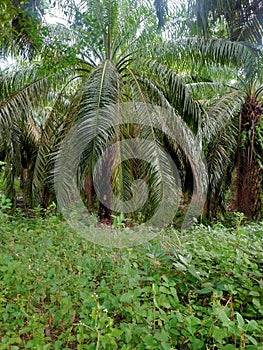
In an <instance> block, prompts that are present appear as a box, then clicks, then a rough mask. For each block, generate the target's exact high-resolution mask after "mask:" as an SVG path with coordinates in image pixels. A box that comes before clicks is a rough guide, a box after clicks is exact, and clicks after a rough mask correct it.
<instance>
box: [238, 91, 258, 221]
mask: <svg viewBox="0 0 263 350" xmlns="http://www.w3.org/2000/svg"><path fill="white" fill-rule="evenodd" d="M261 115H262V108H261V104H260V102H259V101H258V100H257V98H256V96H255V95H254V94H252V95H251V96H248V97H247V98H246V100H245V103H244V104H243V106H242V110H241V124H240V136H241V137H240V144H239V151H238V160H237V196H236V210H238V211H240V212H242V213H244V214H245V215H246V217H247V218H248V219H259V218H260V209H261V199H260V185H261V184H260V167H259V164H258V162H257V160H256V158H255V128H256V126H257V125H258V124H259V118H260V116H261Z"/></svg>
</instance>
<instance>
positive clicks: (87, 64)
mask: <svg viewBox="0 0 263 350" xmlns="http://www.w3.org/2000/svg"><path fill="white" fill-rule="evenodd" d="M135 5H136V6H135ZM80 9H81V15H82V23H81V27H82V29H81V30H80V28H77V30H76V31H75V32H74V27H72V28H64V29H63V31H62V32H60V33H58V32H54V34H56V33H58V36H59V40H61V38H64V37H65V38H66V40H67V41H66V42H65V41H64V42H62V43H61V45H60V46H59V47H58V46H57V42H56V38H55V37H53V41H50V38H49V39H48V40H49V41H48V42H47V45H46V48H45V50H44V51H43V53H42V54H43V55H44V64H40V63H37V64H36V66H33V65H32V66H31V67H29V68H26V69H25V70H19V74H20V76H21V79H19V78H17V79H15V77H16V73H13V75H12V74H11V77H9V78H8V74H10V73H9V72H8V71H6V72H3V74H2V81H3V84H2V85H1V88H2V89H3V91H4V92H5V93H4V94H3V95H2V99H1V104H0V122H1V125H2V128H1V139H2V140H6V141H5V142H4V143H3V145H4V146H3V147H4V148H5V149H6V150H7V152H6V154H7V158H8V159H7V160H8V161H9V164H10V171H9V183H10V186H9V188H13V178H14V173H17V172H18V169H19V170H20V169H21V167H22V168H25V167H26V168H27V171H28V176H27V179H28V185H27V186H26V188H27V189H28V190H26V194H27V197H28V198H29V199H28V200H27V202H28V203H30V204H31V205H32V204H33V203H40V204H41V205H44V206H46V205H47V204H48V202H49V201H50V193H51V190H50V186H51V183H52V181H51V182H50V179H52V172H53V168H54V154H59V145H60V142H61V140H63V139H64V138H65V137H66V135H67V134H68V133H69V132H70V130H72V128H73V127H74V125H75V124H76V123H78V122H79V123H80V125H81V128H80V130H78V136H79V139H78V142H79V144H82V143H83V142H84V143H85V140H86V137H85V135H86V134H87V133H88V132H89V130H93V129H92V127H93V126H94V125H96V135H94V137H93V140H92V142H90V143H89V144H88V145H86V148H85V149H84V152H83V157H82V158H81V161H80V164H78V165H76V167H77V169H78V178H79V186H80V187H82V189H83V192H84V193H85V196H86V198H87V201H88V205H89V206H94V196H93V195H92V194H93V183H92V181H91V180H92V175H93V174H94V171H95V165H96V163H97V162H98V159H99V158H100V157H101V155H102V154H103V152H104V150H105V149H106V148H107V147H108V146H109V145H111V144H114V143H117V141H122V140H125V139H127V138H135V137H137V138H138V137H143V138H144V139H145V140H146V141H149V142H150V143H149V142H148V143H145V144H144V145H145V146H144V151H145V152H146V154H148V155H149V156H151V158H150V159H153V158H154V159H155V161H154V162H153V164H152V165H151V167H150V168H149V165H147V162H145V161H141V162H140V161H139V162H137V164H136V165H135V163H134V160H133V161H132V160H129V159H127V160H126V161H125V162H122V164H121V165H118V166H116V167H115V165H116V164H115V161H116V159H117V154H120V153H121V151H122V150H121V149H116V150H115V153H114V154H113V156H111V157H108V158H106V159H105V162H104V164H103V169H104V171H103V174H104V178H105V177H107V176H111V182H112V187H113V189H114V191H115V193H117V194H118V195H119V196H120V198H121V199H122V200H123V201H127V200H128V201H129V200H130V199H131V195H132V194H131V191H130V189H129V186H130V184H131V183H132V182H133V180H137V179H138V178H140V177H144V178H145V179H146V181H148V183H149V184H150V185H151V186H150V188H151V190H150V198H151V200H150V202H151V203H150V206H148V209H147V208H146V209H145V210H144V211H145V215H148V214H149V212H154V210H155V209H156V206H157V205H158V202H160V201H161V199H162V198H163V193H162V180H163V179H164V178H165V179H166V183H168V185H169V186H168V187H169V189H170V192H171V193H170V194H169V196H170V197H167V199H168V198H170V199H171V201H169V200H168V201H167V208H169V206H170V205H171V206H172V203H173V198H176V197H177V194H178V193H177V188H175V185H174V176H173V171H172V170H171V167H170V166H169V164H167V159H165V158H164V157H163V154H162V153H160V150H159V145H160V144H163V145H164V146H165V145H167V144H169V147H170V148H171V149H173V152H174V154H179V152H180V147H179V146H178V144H176V142H175V140H174V138H173V137H172V136H171V133H170V136H169V137H166V138H164V135H163V134H162V132H161V131H160V128H161V127H159V128H158V127H157V126H158V125H163V127H166V130H167V132H168V135H169V129H170V131H171V130H173V129H174V130H175V131H176V130H177V133H178V128H179V127H180V132H181V134H182V135H185V138H184V142H185V143H188V144H189V145H188V146H187V147H188V148H187V149H188V150H189V152H188V153H189V154H188V156H189V155H190V153H191V152H193V149H194V147H196V145H194V143H193V132H195V133H196V130H197V129H198V125H199V123H200V120H199V118H200V116H201V113H202V111H201V109H200V106H199V104H198V103H197V102H196V101H195V100H194V98H193V97H192V95H191V93H190V91H189V89H188V88H187V86H186V85H185V84H184V82H183V80H182V79H181V77H180V75H178V74H177V73H176V72H175V71H174V70H173V69H170V67H169V65H167V62H166V59H164V56H163V57H161V56H160V57H158V59H155V50H153V47H156V50H157V47H160V44H161V41H162V40H161V38H160V36H159V35H158V34H157V33H156V23H155V18H154V16H153V15H152V11H151V8H148V7H147V6H146V7H145V6H141V5H140V3H139V2H138V3H137V2H136V3H133V5H132V6H131V4H130V2H129V1H123V2H122V3H121V4H120V2H117V1H114V0H112V1H110V0H107V1H104V2H98V1H95V0H94V1H93V0H90V1H89V2H86V1H85V2H83V4H82V5H81V7H80ZM127 13H128V14H129V16H127ZM151 16H152V17H151ZM90 23H92V30H91V28H90ZM142 23H143V24H142ZM82 34H83V35H82ZM65 44H66V45H65ZM161 46H162V48H164V47H165V46H164V45H161ZM62 48H64V49H63V50H64V51H63V52H62ZM162 48H161V49H162ZM159 52H161V51H159ZM50 57H51V58H52V61H51V60H49V58H50ZM54 63H56V64H54ZM26 72H28V73H26ZM131 102H132V103H140V104H141V106H142V107H141V110H142V112H141V113H142V115H143V116H144V118H145V119H146V120H147V123H148V124H147V126H145V125H140V124H136V123H135V125H130V123H128V122H127V123H126V124H125V125H122V126H119V127H118V128H117V129H116V128H115V129H114V128H109V119H107V118H103V117H102V116H101V111H102V110H103V109H105V108H112V106H120V105H122V104H125V103H131ZM152 104H155V105H157V106H158V107H162V108H165V111H168V112H167V113H170V114H171V118H173V119H174V124H173V125H170V127H169V128H168V124H169V123H168V120H169V118H167V113H166V114H165V113H161V114H158V115H157V113H153V112H154V111H153V109H152ZM32 113H33V114H34V116H35V115H37V117H36V118H35V119H34V118H33V117H32ZM39 115H40V116H39ZM23 118H25V120H26V122H24V123H23V125H22V124H21V120H23ZM38 119H40V120H41V121H42V122H41V123H40V125H39V124H38ZM82 121H85V123H83V124H82ZM156 123H157V124H156ZM25 125H26V126H25ZM156 125H157V126H156ZM165 125H166V126H165ZM187 125H189V126H187ZM22 126H23V127H25V129H24V131H25V132H24V133H26V135H27V139H28V138H31V139H33V141H34V142H33V144H34V146H32V148H30V152H33V154H31V153H30V152H27V157H26V159H28V160H30V162H29V163H26V162H25V163H26V164H22V162H20V164H19V165H17V163H15V162H14V160H15V159H17V158H19V159H20V158H21V152H22V149H25V147H23V146H22V143H23V142H24V138H23V137H22V134H24V133H20V131H19V132H17V131H16V128H17V129H19V130H20V129H21V128H22ZM29 126H30V127H29ZM2 130H3V132H2ZM5 135H6V136H5ZM14 135H15V137H16V139H17V144H18V146H17V147H16V148H14V145H15V143H14V139H13V137H12V136H14ZM187 135H188V136H187ZM33 136H35V138H33ZM117 144H118V143H117ZM146 145H147V147H146ZM148 147H149V148H148ZM191 147H192V148H191ZM14 149H15V150H16V152H15V151H14ZM191 149H192V150H191ZM17 154H19V156H17ZM21 159H22V158H21ZM192 163H193V162H192ZM11 164H12V166H11ZM105 164H106V165H105ZM192 166H193V167H196V168H198V167H197V165H196V164H192ZM150 169H152V171H151V172H150V171H149V170H150ZM29 173H30V174H29ZM11 174H12V175H11ZM110 174H112V175H110ZM66 185H67V184H65V186H66ZM104 190H105V191H106V192H105V193H102V197H103V198H107V197H108V198H109V201H111V198H110V194H109V193H107V191H108V188H103V189H102V191H104ZM9 193H11V191H9ZM170 202H171V204H170ZM110 204H111V203H108V205H105V202H103V201H102V200H100V201H99V203H98V213H99V217H100V220H101V221H102V222H105V223H109V222H111V219H112V218H111V214H112V210H111V208H110V207H111V205H110ZM149 208H150V209H149ZM167 208H166V209H167ZM167 211H168V212H169V210H168V209H167ZM171 212H173V210H172V209H171Z"/></svg>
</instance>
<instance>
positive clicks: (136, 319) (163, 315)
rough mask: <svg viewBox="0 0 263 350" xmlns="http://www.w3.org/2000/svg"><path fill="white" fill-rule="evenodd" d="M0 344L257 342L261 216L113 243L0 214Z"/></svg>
mask: <svg viewBox="0 0 263 350" xmlns="http://www.w3.org/2000/svg"><path fill="white" fill-rule="evenodd" d="M0 215H1V228H0V245H1V247H0V251H1V253H0V276H1V280H0V289H1V293H0V339H1V343H0V349H1V350H3V349H13V350H15V349H228V350H231V349H248V350H249V349H250V350H253V349H263V336H262V334H263V321H262V318H263V317H262V316H263V300H262V299H263V293H262V290H263V278H262V272H263V265H262V261H263V259H262V258H263V251H262V243H263V241H262V232H263V223H260V224H255V225H250V226H244V227H243V226H241V227H240V226H238V227H237V228H236V229H227V228H225V227H223V226H221V225H217V226H214V228H209V227H205V226H202V225H199V226H196V227H194V228H193V229H192V230H190V231H188V232H185V233H184V234H182V233H180V232H178V231H176V230H174V229H172V228H171V229H169V230H167V231H166V232H165V233H164V234H163V235H162V236H161V237H159V238H157V239H155V240H154V241H151V242H148V243H147V244H145V245H141V246H138V247H134V248H132V249H131V248H130V249H125V250H120V251H118V250H116V249H109V248H108V249H106V248H102V247H100V246H96V245H94V244H92V243H90V242H89V241H87V240H85V239H83V238H81V237H80V236H78V234H77V233H75V232H73V231H72V230H71V229H70V228H69V227H68V226H67V224H66V223H65V222H63V221H61V220H60V219H59V217H57V216H55V215H51V216H48V217H46V218H45V219H43V218H40V217H35V218H31V219H28V218H24V217H23V216H22V215H21V214H19V212H18V214H16V216H14V217H9V216H8V215H6V214H3V213H1V214H0Z"/></svg>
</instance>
